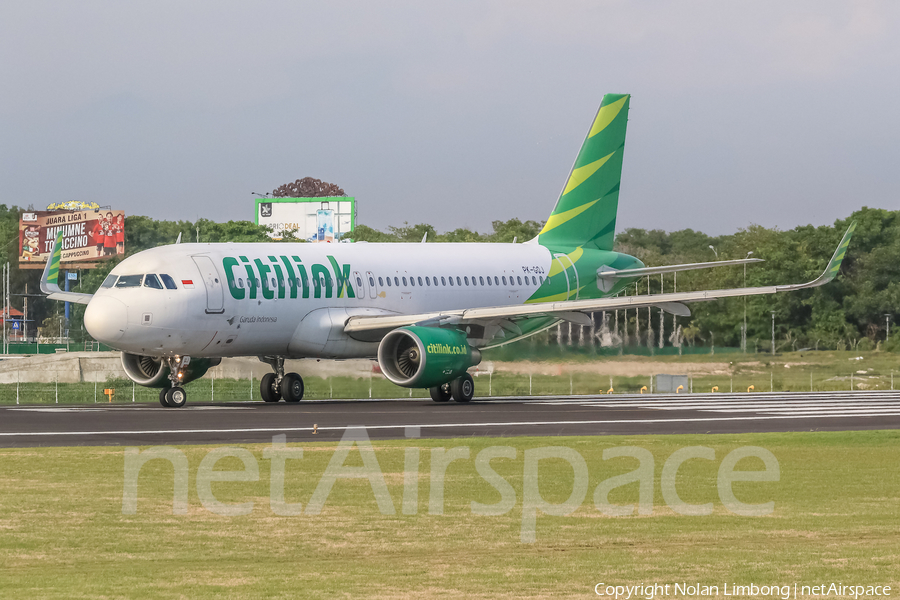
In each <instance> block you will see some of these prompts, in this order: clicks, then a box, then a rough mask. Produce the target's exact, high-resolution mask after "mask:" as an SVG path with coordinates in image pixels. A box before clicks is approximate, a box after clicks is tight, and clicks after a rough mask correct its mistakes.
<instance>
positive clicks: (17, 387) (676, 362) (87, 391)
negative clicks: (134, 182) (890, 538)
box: [0, 352, 900, 404]
mask: <svg viewBox="0 0 900 600" xmlns="http://www.w3.org/2000/svg"><path fill="white" fill-rule="evenodd" d="M561 357H562V358H564V359H565V361H564V362H563V361H562V358H561V359H560V360H559V361H555V360H546V361H542V362H519V363H506V362H496V363H494V364H495V371H494V372H493V373H492V374H490V375H488V374H481V375H478V376H477V377H476V382H475V383H476V395H477V396H479V397H486V396H518V395H535V396H544V395H564V394H598V393H606V392H607V391H608V390H609V389H610V388H612V389H613V390H614V393H628V394H636V393H640V391H641V388H642V387H643V386H647V388H648V391H649V389H650V388H651V387H652V385H653V384H652V383H651V374H652V373H673V372H684V371H689V372H690V373H691V376H690V380H689V384H688V386H687V389H685V390H684V391H685V392H690V391H691V390H693V392H694V393H710V392H711V391H712V389H713V388H714V387H717V388H718V390H717V391H718V392H720V393H721V392H730V391H734V392H743V391H747V389H748V388H749V386H751V385H752V386H753V389H754V391H756V392H768V391H810V390H814V391H838V390H840V391H846V390H850V389H855V390H890V389H893V388H894V387H895V386H894V375H895V373H894V370H895V369H897V373H896V375H897V382H896V387H898V388H900V360H898V356H897V355H894V354H891V353H887V352H866V353H858V352H794V353H785V354H778V355H776V356H775V357H771V356H769V355H767V354H740V353H735V352H731V353H726V354H722V353H720V354H715V355H709V354H704V355H685V356H681V357H679V356H656V357H641V356H627V355H626V356H610V357H598V356H591V355H588V354H585V353H579V352H573V353H567V354H564V355H561ZM858 357H862V360H857V359H858ZM557 358H560V357H557ZM523 364H524V365H532V366H534V369H533V370H534V373H526V372H522V369H518V371H514V370H512V368H511V367H512V366H516V365H517V366H521V365H523ZM623 365H627V368H625V369H624V371H625V372H624V374H623V373H622V372H623V368H622V367H623ZM548 366H549V367H552V368H549V369H548V368H547V367H548ZM542 367H543V368H542ZM629 369H631V370H632V371H635V372H633V373H629V372H628V370H629ZM526 370H527V369H526ZM637 372H640V374H637ZM304 381H305V383H306V394H305V397H306V398H307V399H310V400H317V399H327V398H404V397H411V398H428V397H429V396H428V391H427V390H421V389H414V390H409V389H404V388H399V387H397V386H395V385H393V384H392V383H390V382H389V381H388V380H387V379H385V378H384V377H383V376H381V375H379V374H373V375H372V376H371V377H361V378H354V377H331V378H329V379H322V378H319V377H306V378H305V379H304ZM106 389H112V390H115V393H114V395H113V397H112V400H113V401H114V402H131V401H132V400H134V401H136V402H157V398H158V390H155V389H148V388H142V387H140V386H136V385H134V384H133V383H132V382H131V381H129V380H126V379H118V380H109V381H106V382H103V383H87V382H86V383H68V384H66V383H60V384H57V383H56V382H55V381H54V380H53V373H52V372H49V373H48V381H46V382H44V383H19V384H15V383H9V384H0V404H16V403H17V402H18V403H22V404H54V403H57V402H59V403H78V404H81V403H93V402H108V401H109V397H108V396H107V395H105V394H104V390H106ZM187 391H188V395H189V398H190V402H213V401H215V402H221V401H233V400H249V399H254V400H259V380H258V379H253V380H250V379H215V378H213V377H211V376H210V375H207V376H206V377H203V378H202V379H199V380H197V381H194V382H191V383H189V384H188V385H187Z"/></svg>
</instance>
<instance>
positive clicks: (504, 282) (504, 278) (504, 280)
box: [501, 275, 506, 285]
mask: <svg viewBox="0 0 900 600" xmlns="http://www.w3.org/2000/svg"><path fill="white" fill-rule="evenodd" d="M501 280H502V281H503V285H506V275H504V276H503V277H502V278H501Z"/></svg>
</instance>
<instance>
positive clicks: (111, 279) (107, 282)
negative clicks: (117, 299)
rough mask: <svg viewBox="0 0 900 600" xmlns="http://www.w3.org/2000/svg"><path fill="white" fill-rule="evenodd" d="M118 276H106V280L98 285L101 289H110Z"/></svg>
mask: <svg viewBox="0 0 900 600" xmlns="http://www.w3.org/2000/svg"><path fill="white" fill-rule="evenodd" d="M118 278H119V276H118V275H107V276H106V279H104V280H103V283H101V284H100V287H102V288H111V287H112V286H114V285H116V279H118Z"/></svg>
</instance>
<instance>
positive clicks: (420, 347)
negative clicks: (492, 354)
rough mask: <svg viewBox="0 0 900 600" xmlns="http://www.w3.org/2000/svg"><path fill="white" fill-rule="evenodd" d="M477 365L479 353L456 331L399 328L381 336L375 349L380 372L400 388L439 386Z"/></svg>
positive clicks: (479, 359) (433, 328)
mask: <svg viewBox="0 0 900 600" xmlns="http://www.w3.org/2000/svg"><path fill="white" fill-rule="evenodd" d="M480 362H481V352H479V350H478V349H477V348H472V347H471V346H469V344H468V343H467V342H466V334H464V333H463V332H461V331H458V330H456V329H441V328H438V327H416V326H410V327H401V328H400V329H395V330H393V331H391V332H390V333H388V334H387V335H386V336H384V339H382V340H381V344H379V346H378V365H379V366H380V367H381V372H382V373H384V376H385V377H387V378H388V379H389V380H390V381H391V382H392V383H394V384H396V385H399V386H401V387H408V388H430V387H435V386H438V385H442V384H445V383H447V382H449V381H452V380H454V379H456V378H457V377H459V376H460V375H462V374H463V373H465V372H466V369H468V368H469V367H472V366H475V365H477V364H478V363H480Z"/></svg>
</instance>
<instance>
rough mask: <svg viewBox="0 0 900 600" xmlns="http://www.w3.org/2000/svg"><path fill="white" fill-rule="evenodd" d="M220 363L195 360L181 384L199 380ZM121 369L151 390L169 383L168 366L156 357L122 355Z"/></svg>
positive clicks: (189, 365)
mask: <svg viewBox="0 0 900 600" xmlns="http://www.w3.org/2000/svg"><path fill="white" fill-rule="evenodd" d="M220 362H222V359H221V358H197V359H194V360H192V361H191V362H190V363H189V364H188V365H187V367H185V369H184V377H182V378H181V383H188V382H191V381H194V380H195V379H200V378H201V377H203V376H204V375H205V374H206V372H207V371H208V370H209V369H210V368H211V367H214V366H216V365H218V364H219V363H220ZM122 367H123V368H124V369H125V374H126V375H128V378H129V379H131V380H132V381H133V382H135V383H136V384H138V385H142V386H144V387H151V388H166V387H169V386H170V383H169V366H168V365H167V364H166V363H165V361H164V360H163V359H162V358H161V357H158V356H142V355H140V354H130V353H128V352H123V353H122Z"/></svg>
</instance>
